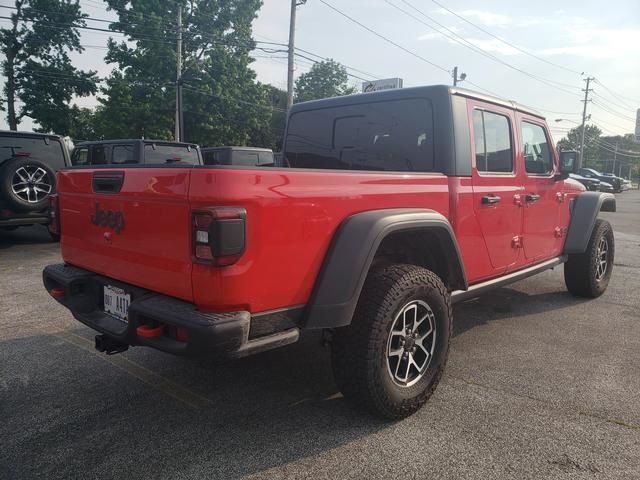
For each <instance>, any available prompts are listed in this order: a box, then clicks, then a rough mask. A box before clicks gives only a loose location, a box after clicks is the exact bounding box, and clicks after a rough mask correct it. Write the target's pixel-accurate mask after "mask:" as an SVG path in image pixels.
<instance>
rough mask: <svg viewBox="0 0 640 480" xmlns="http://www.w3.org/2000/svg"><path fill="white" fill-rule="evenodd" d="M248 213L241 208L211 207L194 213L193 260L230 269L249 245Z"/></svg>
mask: <svg viewBox="0 0 640 480" xmlns="http://www.w3.org/2000/svg"><path fill="white" fill-rule="evenodd" d="M246 216H247V214H246V211H245V209H244V208H238V207H209V208H200V209H197V210H194V211H193V212H192V227H193V232H192V235H193V259H194V261H196V262H198V263H207V264H212V265H216V266H225V265H231V264H233V263H235V262H237V261H238V259H239V258H240V257H241V256H242V254H243V253H244V249H245V244H246Z"/></svg>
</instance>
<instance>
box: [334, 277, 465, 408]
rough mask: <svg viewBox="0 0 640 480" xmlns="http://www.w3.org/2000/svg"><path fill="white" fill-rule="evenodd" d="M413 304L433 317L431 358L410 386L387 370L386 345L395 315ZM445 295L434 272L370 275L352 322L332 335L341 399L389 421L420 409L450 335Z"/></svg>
mask: <svg viewBox="0 0 640 480" xmlns="http://www.w3.org/2000/svg"><path fill="white" fill-rule="evenodd" d="M413 300H421V301H423V302H425V303H426V304H428V306H429V307H430V308H431V311H432V312H433V315H434V323H435V327H436V337H435V343H434V351H433V357H432V358H431V361H430V363H429V364H428V366H427V368H426V370H425V371H424V372H425V373H424V375H423V376H422V377H421V378H420V380H418V381H417V383H415V384H414V385H412V386H408V387H407V386H399V385H397V384H396V383H394V380H393V378H392V375H391V373H390V371H389V369H388V367H387V342H388V339H389V335H390V331H391V328H392V325H393V322H394V320H395V318H396V315H397V314H398V313H399V312H400V311H401V310H402V308H403V306H405V305H406V304H407V303H409V302H411V301H413ZM451 321H452V313H451V302H450V296H449V292H448V291H447V289H446V287H445V286H444V284H443V283H442V281H441V280H440V278H439V277H438V276H437V275H436V274H434V273H433V272H431V271H429V270H426V269H424V268H421V267H418V266H414V265H402V264H392V265H389V266H386V267H384V268H381V269H379V270H376V271H373V272H370V273H369V276H368V277H367V279H366V281H365V284H364V287H363V289H362V293H361V295H360V299H359V301H358V305H357V307H356V311H355V314H354V316H353V320H352V322H351V324H350V325H349V326H347V327H342V328H338V329H336V330H335V331H334V332H333V339H332V346H331V353H332V366H333V373H334V377H335V380H336V383H337V384H338V387H339V388H340V391H341V392H342V393H343V395H344V396H345V398H346V399H347V400H349V401H351V402H353V403H355V404H356V405H358V406H363V407H365V408H367V409H368V410H369V411H371V412H372V413H374V414H376V415H377V416H381V417H384V418H388V419H393V420H397V419H401V418H405V417H407V416H409V415H411V414H413V413H415V412H416V411H417V410H419V409H420V407H422V405H424V403H425V402H426V401H427V400H428V399H429V397H430V396H431V395H432V394H433V392H434V391H435V389H436V386H437V385H438V382H439V381H440V378H441V377H442V373H443V371H444V367H445V365H446V362H447V356H448V353H449V341H450V337H451Z"/></svg>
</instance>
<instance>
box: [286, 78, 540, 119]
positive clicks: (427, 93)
mask: <svg viewBox="0 0 640 480" xmlns="http://www.w3.org/2000/svg"><path fill="white" fill-rule="evenodd" d="M450 95H459V96H462V97H467V98H475V99H477V100H481V101H483V102H488V103H493V104H495V105H500V106H501V107H506V108H511V109H513V110H517V111H519V112H522V113H527V114H529V115H533V116H536V117H540V118H542V119H544V118H545V117H544V115H542V114H541V113H540V112H538V111H536V110H534V109H533V108H530V107H527V106H524V105H521V104H519V103H516V102H514V101H512V100H505V99H501V98H498V97H494V96H491V95H485V94H484V93H479V92H475V91H473V90H467V89H466V88H458V87H452V86H449V85H428V86H421V87H410V88H397V89H391V90H382V91H379V92H369V93H358V94H355V95H344V96H340V97H332V98H324V99H322V100H311V101H309V102H301V103H296V104H294V105H293V106H292V107H291V113H292V114H293V113H296V112H298V111H304V110H312V109H316V108H325V107H339V106H346V105H354V104H358V103H368V102H372V101H376V102H379V101H384V100H398V99H403V98H415V97H421V96H424V97H436V96H439V97H444V96H450Z"/></svg>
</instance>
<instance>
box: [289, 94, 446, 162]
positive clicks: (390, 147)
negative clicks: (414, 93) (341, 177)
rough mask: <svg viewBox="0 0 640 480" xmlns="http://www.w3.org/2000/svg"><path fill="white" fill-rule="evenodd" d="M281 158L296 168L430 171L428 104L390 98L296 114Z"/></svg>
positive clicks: (421, 101)
mask: <svg viewBox="0 0 640 480" xmlns="http://www.w3.org/2000/svg"><path fill="white" fill-rule="evenodd" d="M285 157H286V161H285V164H286V163H288V164H289V165H290V166H291V167H297V168H323V169H325V168H331V169H344V170H370V171H376V170H378V171H396V172H398V171H400V172H404V171H415V172H431V171H433V169H434V154H433V113H432V108H431V104H430V102H429V101H427V100H426V99H410V100H392V101H386V102H375V103H366V104H355V105H345V106H340V107H332V108H322V109H319V110H307V111H302V112H298V113H295V114H293V115H292V116H291V117H290V119H289V126H288V131H287V139H286V147H285Z"/></svg>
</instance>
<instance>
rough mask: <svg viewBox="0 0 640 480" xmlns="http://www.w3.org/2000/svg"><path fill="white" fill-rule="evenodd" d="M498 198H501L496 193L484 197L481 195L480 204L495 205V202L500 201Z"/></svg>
mask: <svg viewBox="0 0 640 480" xmlns="http://www.w3.org/2000/svg"><path fill="white" fill-rule="evenodd" d="M500 200H502V199H501V198H500V197H499V196H497V195H485V196H484V197H482V204H483V205H495V204H496V203H500Z"/></svg>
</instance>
